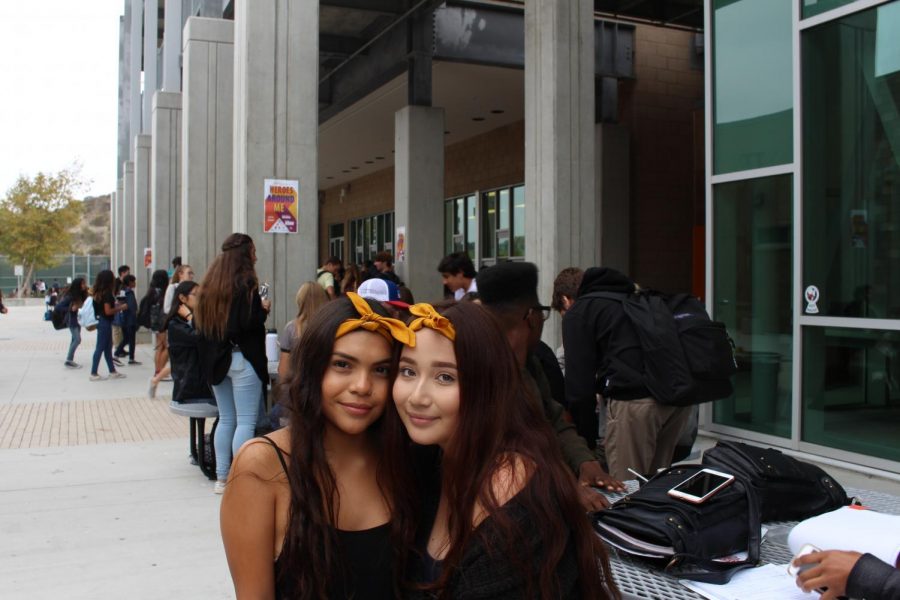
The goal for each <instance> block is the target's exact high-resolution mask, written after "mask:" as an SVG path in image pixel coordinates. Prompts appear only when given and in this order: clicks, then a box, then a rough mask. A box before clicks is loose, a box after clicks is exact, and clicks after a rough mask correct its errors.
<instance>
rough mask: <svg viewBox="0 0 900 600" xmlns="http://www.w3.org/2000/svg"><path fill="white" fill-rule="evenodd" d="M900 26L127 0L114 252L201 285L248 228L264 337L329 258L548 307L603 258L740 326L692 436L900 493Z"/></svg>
mask: <svg viewBox="0 0 900 600" xmlns="http://www.w3.org/2000/svg"><path fill="white" fill-rule="evenodd" d="M898 10H900V1H892V2H885V1H880V2H879V1H872V0H857V1H855V2H847V1H840V0H818V1H817V0H525V1H516V0H447V1H443V2H442V1H439V0H320V1H319V2H316V1H313V0H266V1H262V0H243V1H241V0H231V1H227V0H125V1H124V14H123V17H122V19H121V24H120V40H121V43H120V48H119V56H120V85H119V140H118V143H119V146H118V149H119V161H118V169H119V186H118V189H117V192H116V200H115V202H113V207H112V211H113V224H114V225H113V244H112V246H113V247H112V253H113V262H114V263H115V264H119V263H122V262H124V263H129V264H132V266H135V265H143V264H145V260H146V262H147V263H149V264H150V265H151V266H158V267H160V268H164V267H165V266H166V265H167V264H168V262H169V261H170V260H171V258H172V257H173V256H175V255H181V256H182V257H183V260H184V261H185V262H187V263H190V264H191V265H192V266H193V267H194V269H195V271H197V273H198V274H199V275H201V276H202V273H203V272H204V270H205V268H206V265H207V264H208V263H209V262H210V261H211V260H212V259H213V258H214V256H215V255H216V252H217V250H218V247H219V245H220V244H221V242H222V240H223V239H224V237H225V236H226V235H227V234H228V233H230V232H232V231H243V232H246V233H248V234H250V235H251V236H252V237H253V238H254V240H255V242H256V245H257V254H258V257H259V262H258V264H257V269H258V271H259V274H260V277H261V279H262V280H264V281H268V282H269V283H270V284H272V290H273V298H274V301H275V302H274V310H273V315H272V316H271V317H270V322H269V326H270V327H280V326H281V325H283V323H285V322H286V321H287V320H288V319H289V318H290V317H291V316H293V310H294V304H293V296H294V293H295V291H296V289H297V287H298V286H299V285H300V284H301V283H302V282H304V281H307V280H309V279H311V278H312V277H313V275H314V273H315V269H316V267H317V265H319V264H321V263H322V261H324V259H325V258H326V257H328V256H330V255H336V256H339V257H340V258H342V259H343V260H344V261H345V263H350V262H354V263H361V262H363V261H366V260H368V259H370V258H371V257H372V256H374V254H375V253H377V252H378V251H381V250H388V251H391V252H392V253H394V255H395V259H396V270H397V272H398V274H399V275H400V276H401V278H402V279H404V280H405V281H406V282H407V284H408V285H409V286H410V288H411V289H412V291H413V293H414V294H415V296H416V298H417V299H419V300H430V299H435V298H437V297H439V296H440V294H441V285H440V277H439V275H438V273H437V271H436V266H437V263H438V262H439V260H440V258H441V257H442V256H444V255H445V254H447V253H449V252H453V251H459V250H465V251H467V252H468V253H469V255H470V256H471V257H472V258H473V260H474V261H475V263H476V266H478V267H483V266H489V265H491V264H494V263H496V262H497V261H503V260H529V261H532V262H534V263H536V264H537V265H538V267H539V269H540V272H541V283H540V288H541V289H540V293H541V297H542V298H543V299H544V301H545V302H548V303H549V299H550V290H551V286H552V281H553V278H554V277H555V275H556V273H557V272H558V271H559V270H561V269H562V268H565V267H569V266H580V267H588V266H592V265H601V264H602V265H607V266H612V267H615V268H618V269H620V270H622V271H624V272H626V273H628V274H630V275H631V276H632V277H633V278H634V279H635V280H636V281H638V282H640V283H641V284H642V285H644V286H647V287H653V288H658V289H663V290H668V291H689V290H690V291H694V292H695V293H696V294H697V295H701V296H704V298H705V299H706V301H707V305H708V307H709V308H710V312H712V313H713V314H714V316H715V318H717V319H719V320H723V321H725V322H726V323H727V325H728V328H729V331H730V332H731V334H732V336H733V337H734V338H735V342H736V345H737V356H738V360H739V363H740V365H741V366H740V371H739V373H738V375H737V377H736V394H735V397H734V398H733V399H730V400H725V401H720V402H717V403H715V405H714V406H711V405H710V406H704V410H703V414H702V415H701V418H702V421H701V427H702V428H703V429H704V430H706V431H709V432H711V433H713V434H714V435H721V436H736V437H740V438H745V439H747V438H749V439H752V440H755V441H758V442H762V443H767V444H771V445H774V446H778V447H782V448H785V449H788V450H791V451H795V452H799V453H801V454H802V453H808V454H812V455H815V456H816V457H817V458H819V459H820V460H825V461H830V460H833V461H837V462H839V463H840V464H842V465H845V466H850V467H851V468H854V469H858V470H863V471H864V470H866V469H870V470H875V471H878V473H879V474H880V475H884V476H887V477H895V478H900V436H898V432H900V387H898V386H900V370H898V369H897V366H896V365H893V366H892V357H893V356H894V355H895V353H896V351H897V350H900V348H898V346H897V345H895V342H894V338H900V336H898V335H894V333H893V332H895V331H897V330H898V329H900V321H894V320H892V318H891V317H892V316H893V315H892V314H891V313H892V312H894V310H893V309H892V306H891V298H892V290H894V288H897V293H898V296H900V285H895V284H894V283H892V282H891V276H890V272H891V269H890V263H891V261H892V260H893V258H892V257H893V256H894V255H897V256H900V249H895V248H894V243H897V244H900V238H898V241H897V242H893V240H892V237H891V231H893V227H894V225H893V223H894V220H893V218H892V211H891V207H892V205H893V203H895V202H896V201H897V200H898V198H897V194H898V190H897V189H896V188H895V187H894V182H895V181H898V179H897V178H896V177H895V175H896V171H897V169H898V162H897V161H898V157H900V154H898V153H900V142H897V143H895V142H896V140H895V138H897V140H900V119H898V114H897V94H898V93H900V79H898V76H897V72H896V68H897V67H896V66H895V64H894V63H895V62H896V57H898V56H900V49H898V48H897V46H896V43H897V42H895V40H897V39H900V37H898V36H897V35H896V33H897V27H900V16H898V14H897V13H898ZM267 198H268V200H267ZM896 212H898V216H897V217H896V218H900V211H896ZM137 273H138V277H139V287H141V288H143V287H145V286H146V281H147V275H148V271H147V270H144V269H137ZM876 274H877V276H876ZM141 279H142V281H140V280H141ZM807 288H810V289H807ZM812 288H815V289H814V290H813V289H812ZM812 295H815V296H816V299H815V300H816V301H815V302H812V304H810V303H809V302H808V301H807V298H809V297H811V296H812ZM898 299H900V298H898ZM814 310H818V312H811V311H814ZM545 339H547V341H548V342H549V343H551V345H555V344H558V343H559V320H558V317H555V316H554V317H553V318H551V320H550V321H548V322H547V327H546V331H545ZM897 361H900V358H898V359H897Z"/></svg>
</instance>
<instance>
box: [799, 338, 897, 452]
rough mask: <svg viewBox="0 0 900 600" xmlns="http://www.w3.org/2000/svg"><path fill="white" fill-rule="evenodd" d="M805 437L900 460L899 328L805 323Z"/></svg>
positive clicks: (824, 444)
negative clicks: (891, 329)
mask: <svg viewBox="0 0 900 600" xmlns="http://www.w3.org/2000/svg"><path fill="white" fill-rule="evenodd" d="M802 423H803V425H802V430H803V431H802V434H801V437H802V439H803V440H804V441H807V442H812V443H814V444H821V445H823V446H828V447H830V448H840V449H842V450H847V451H850V452H859V453H860V454H867V455H870V456H878V457H881V458H886V459H888V460H900V445H898V444H897V432H898V431H900V332H897V331H878V330H875V329H843V328H838V327H805V328H804V329H803V419H802Z"/></svg>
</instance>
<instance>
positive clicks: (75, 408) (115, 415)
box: [0, 397, 188, 448]
mask: <svg viewBox="0 0 900 600" xmlns="http://www.w3.org/2000/svg"><path fill="white" fill-rule="evenodd" d="M187 433H188V420H187V419H185V418H184V417H180V416H177V415H173V414H172V413H171V412H169V400H168V398H165V397H161V398H155V399H153V400H150V399H149V398H123V399H119V400H84V401H74V402H43V403H37V404H12V405H5V406H0V448H38V447H43V448H46V447H51V446H85V445H88V444H104V443H114V442H144V441H150V440H166V439H177V438H183V437H187Z"/></svg>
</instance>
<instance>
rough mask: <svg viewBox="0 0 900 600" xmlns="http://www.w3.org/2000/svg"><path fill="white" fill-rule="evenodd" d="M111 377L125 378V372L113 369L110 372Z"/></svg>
mask: <svg viewBox="0 0 900 600" xmlns="http://www.w3.org/2000/svg"><path fill="white" fill-rule="evenodd" d="M109 378H110V379H125V373H119V372H118V371H113V372H112V373H110V374H109Z"/></svg>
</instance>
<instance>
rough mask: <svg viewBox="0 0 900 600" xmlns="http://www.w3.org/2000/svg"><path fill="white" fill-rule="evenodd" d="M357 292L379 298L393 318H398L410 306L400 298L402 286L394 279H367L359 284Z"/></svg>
mask: <svg viewBox="0 0 900 600" xmlns="http://www.w3.org/2000/svg"><path fill="white" fill-rule="evenodd" d="M356 293H357V294H359V295H360V296H362V297H363V298H369V299H370V300H377V301H378V302H381V305H382V306H384V308H385V309H386V310H387V311H388V312H389V313H391V316H392V317H393V318H395V319H396V318H398V317H399V315H400V312H401V311H404V310H406V309H408V308H409V304H407V303H406V302H404V301H403V300H401V299H400V288H398V287H397V284H395V283H394V282H393V281H388V280H387V279H379V278H377V277H374V278H372V279H366V280H365V281H363V282H362V283H361V284H360V285H359V289H358V290H357V291H356Z"/></svg>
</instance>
